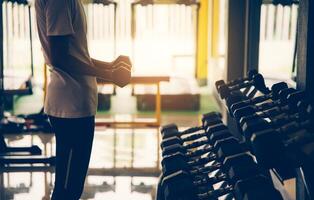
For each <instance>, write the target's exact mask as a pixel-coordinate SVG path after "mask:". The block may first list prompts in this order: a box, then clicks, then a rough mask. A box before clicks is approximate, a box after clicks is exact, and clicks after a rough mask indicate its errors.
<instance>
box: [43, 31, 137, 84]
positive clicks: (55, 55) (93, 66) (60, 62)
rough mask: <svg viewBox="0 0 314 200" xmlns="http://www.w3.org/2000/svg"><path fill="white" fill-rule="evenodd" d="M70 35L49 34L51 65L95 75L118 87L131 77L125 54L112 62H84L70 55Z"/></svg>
mask: <svg viewBox="0 0 314 200" xmlns="http://www.w3.org/2000/svg"><path fill="white" fill-rule="evenodd" d="M69 40H70V36H69V35H65V36H50V37H49V46H50V59H51V64H52V66H53V67H56V68H59V69H61V70H63V71H65V72H67V73H69V74H81V75H88V76H95V77H98V78H100V79H103V80H105V81H108V82H112V83H114V84H116V85H118V86H120V87H123V86H125V85H126V84H128V83H129V81H130V78H131V67H132V65H131V61H130V59H129V57H127V56H119V57H118V58H117V59H116V60H114V61H113V62H103V61H99V60H96V59H91V62H90V63H85V62H82V61H80V60H79V59H77V58H75V57H74V56H72V55H70V53H69Z"/></svg>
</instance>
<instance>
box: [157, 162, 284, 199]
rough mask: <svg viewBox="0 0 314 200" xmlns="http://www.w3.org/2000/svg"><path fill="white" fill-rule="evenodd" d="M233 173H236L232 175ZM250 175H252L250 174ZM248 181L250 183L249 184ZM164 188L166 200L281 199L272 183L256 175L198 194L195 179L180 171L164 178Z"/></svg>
mask: <svg viewBox="0 0 314 200" xmlns="http://www.w3.org/2000/svg"><path fill="white" fill-rule="evenodd" d="M237 162H238V161H237ZM232 173H234V172H231V173H230V174H232ZM248 174H250V173H249V172H248ZM247 181H248V182H249V183H247ZM245 182H246V184H245ZM262 183H263V184H262ZM266 183H267V184H266ZM239 184H240V185H239ZM239 186H241V187H239ZM162 187H163V188H164V191H165V199H166V200H174V199H175V200H188V199H189V200H194V199H195V200H196V199H197V200H199V199H217V198H218V197H220V196H223V195H227V194H230V193H233V195H234V196H235V197H236V198H239V199H254V200H256V199H260V198H261V197H263V199H264V198H265V197H268V198H267V199H274V200H276V199H281V196H280V195H279V193H278V191H277V190H275V189H274V188H273V185H272V182H271V181H270V180H269V179H267V178H266V177H265V176H263V175H260V174H258V175H256V174H254V176H252V177H250V176H249V177H248V178H246V179H244V180H238V181H235V184H234V185H228V186H227V187H223V188H219V189H217V190H210V191H208V192H206V193H202V194H198V188H197V186H195V182H193V178H191V176H190V174H189V173H188V172H184V171H178V172H175V173H173V174H171V175H169V176H166V177H164V179H163V181H162ZM253 188H254V189H253ZM250 191H251V192H250ZM253 191H254V192H253ZM265 195H266V196H265Z"/></svg>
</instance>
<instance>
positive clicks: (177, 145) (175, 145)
mask: <svg viewBox="0 0 314 200" xmlns="http://www.w3.org/2000/svg"><path fill="white" fill-rule="evenodd" d="M217 128H220V129H217V130H216V131H212V132H210V131H208V132H207V134H206V135H203V134H202V135H201V136H203V137H204V136H206V137H207V139H204V140H198V141H195V142H192V143H190V144H184V142H185V141H184V140H182V139H181V138H179V137H171V138H168V139H166V140H164V141H162V144H161V148H162V155H163V156H165V155H170V154H173V153H175V152H182V153H187V152H191V151H192V150H194V149H196V148H198V147H201V146H203V145H213V144H214V143H215V142H216V141H217V140H220V139H223V138H227V137H230V136H232V135H231V133H230V132H229V130H228V128H227V127H226V126H225V125H223V126H219V127H217ZM204 150H206V149H203V150H202V149H200V150H194V152H195V153H194V152H193V153H192V154H197V153H196V152H198V151H201V152H202V151H204ZM205 152H206V151H205Z"/></svg>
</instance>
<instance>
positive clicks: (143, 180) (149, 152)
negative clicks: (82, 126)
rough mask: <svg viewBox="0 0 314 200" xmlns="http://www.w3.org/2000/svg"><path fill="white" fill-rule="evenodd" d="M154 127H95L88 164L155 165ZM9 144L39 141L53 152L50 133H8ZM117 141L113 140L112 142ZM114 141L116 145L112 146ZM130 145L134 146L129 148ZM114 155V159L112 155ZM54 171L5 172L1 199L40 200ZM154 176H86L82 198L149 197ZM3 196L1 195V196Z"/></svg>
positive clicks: (141, 199) (142, 199)
mask: <svg viewBox="0 0 314 200" xmlns="http://www.w3.org/2000/svg"><path fill="white" fill-rule="evenodd" d="M157 131H158V130H157V129H138V130H131V129H115V130H114V129H106V130H98V129H97V130H96V132H95V139H94V144H93V151H92V157H91V163H90V168H112V167H113V166H116V167H132V166H133V167H135V168H136V167H150V168H151V167H155V166H156V164H157V138H156V135H157V133H158V132H157ZM6 141H7V144H9V146H30V145H32V144H35V145H38V146H39V147H40V148H41V149H42V150H44V153H46V155H48V156H50V155H54V154H55V145H54V143H55V139H54V137H53V135H48V134H39V135H8V136H6ZM114 141H116V142H114ZM114 143H116V148H114ZM132 146H133V147H134V150H133V151H132ZM114 154H115V155H116V159H114V156H113V155H114ZM53 180H54V174H51V173H49V172H34V173H30V172H19V173H5V174H3V175H2V177H1V181H3V184H4V187H5V189H4V190H3V188H1V190H3V191H1V193H2V194H5V196H6V197H4V196H3V195H0V200H2V198H4V200H8V199H14V200H19V199H23V200H37V199H38V200H41V199H43V197H49V195H50V193H51V190H52V188H53ZM157 181H158V180H157V178H156V177H133V178H131V177H115V178H114V177H105V176H88V177H87V179H86V185H85V190H84V194H83V195H82V199H110V200H115V199H116V200H120V199H130V200H132V199H134V200H135V199H136V200H151V199H152V198H153V196H154V193H155V185H156V183H157ZM132 185H133V186H132ZM1 196H2V197H1Z"/></svg>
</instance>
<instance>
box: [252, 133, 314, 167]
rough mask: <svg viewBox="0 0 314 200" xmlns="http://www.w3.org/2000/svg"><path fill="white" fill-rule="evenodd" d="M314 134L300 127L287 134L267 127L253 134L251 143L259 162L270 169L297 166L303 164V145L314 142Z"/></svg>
mask: <svg viewBox="0 0 314 200" xmlns="http://www.w3.org/2000/svg"><path fill="white" fill-rule="evenodd" d="M313 142H314V134H313V133H312V132H309V131H308V130H306V129H299V130H296V131H294V132H293V133H290V134H289V135H287V134H286V133H285V132H284V131H282V132H280V131H278V130H275V129H267V130H264V131H260V132H256V133H254V134H253V135H252V138H251V143H252V148H253V151H254V155H255V156H256V159H257V160H258V162H259V164H261V165H262V166H263V167H265V168H267V169H270V168H276V167H278V166H279V167H280V166H283V167H288V166H291V165H292V166H291V168H293V169H294V168H297V167H300V166H302V164H303V160H302V159H303V156H302V155H301V154H300V152H301V151H300V149H301V148H302V146H304V145H306V144H309V143H313Z"/></svg>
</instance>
